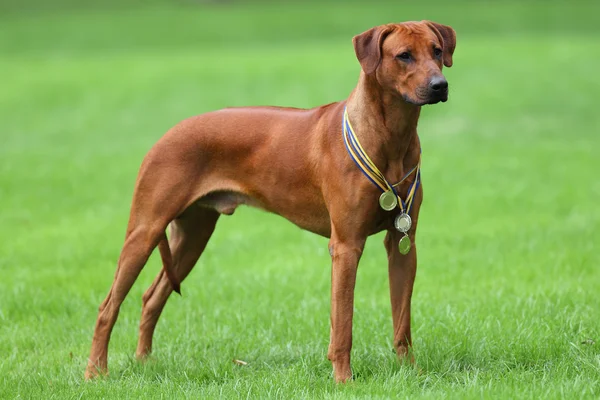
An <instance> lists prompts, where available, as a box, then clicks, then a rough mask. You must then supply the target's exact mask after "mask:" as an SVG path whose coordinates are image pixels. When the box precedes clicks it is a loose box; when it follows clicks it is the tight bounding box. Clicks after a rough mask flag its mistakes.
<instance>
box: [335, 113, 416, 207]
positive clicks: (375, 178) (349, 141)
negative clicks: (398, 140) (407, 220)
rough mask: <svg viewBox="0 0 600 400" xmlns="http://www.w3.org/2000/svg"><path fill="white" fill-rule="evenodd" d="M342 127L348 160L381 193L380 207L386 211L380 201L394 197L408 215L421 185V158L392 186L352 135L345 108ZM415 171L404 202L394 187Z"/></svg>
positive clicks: (352, 131) (353, 134) (352, 130)
mask: <svg viewBox="0 0 600 400" xmlns="http://www.w3.org/2000/svg"><path fill="white" fill-rule="evenodd" d="M342 125H343V136H344V143H345V144H346V150H348V154H349V155H350V158H352V161H354V163H355V164H356V166H357V167H358V168H359V169H360V171H361V172H362V173H363V174H364V175H365V176H366V177H367V179H369V180H370V181H371V182H372V183H373V184H374V185H375V186H377V187H378V188H379V189H380V190H381V191H382V195H381V197H380V204H381V206H382V207H383V208H384V209H387V208H385V207H384V205H383V203H382V199H384V198H385V197H388V198H390V197H391V198H392V200H393V199H394V197H395V198H396V199H397V202H395V203H396V204H397V205H398V206H399V207H400V211H401V213H402V214H404V213H406V214H410V211H411V209H412V205H413V200H414V198H415V194H416V193H417V189H418V188H419V185H420V183H421V156H420V155H419V162H418V163H417V165H416V166H415V167H414V168H413V169H412V170H410V172H409V173H408V174H406V175H405V176H404V177H403V178H402V180H401V181H400V182H398V183H396V184H393V185H392V184H390V183H389V182H388V180H387V179H385V176H384V175H383V173H381V171H380V170H379V168H377V166H376V165H375V163H373V161H371V159H370V158H369V156H368V155H367V153H366V152H365V150H364V148H363V147H362V145H361V144H360V142H359V141H358V137H357V136H356V134H355V133H354V129H352V125H351V124H350V119H349V118H348V110H347V108H346V107H344V117H343V120H342ZM415 171H416V175H415V180H414V181H413V182H412V183H411V185H410V187H409V188H408V194H407V195H406V201H404V200H403V199H402V197H400V194H399V193H398V190H397V189H396V187H397V186H399V185H400V184H401V183H402V182H404V181H405V180H406V179H407V178H408V177H409V176H410V175H411V174H413V173H414V172H415ZM388 193H389V194H388ZM392 195H393V196H392ZM391 204H393V203H391ZM391 204H390V205H391ZM394 208H396V205H395V204H394V205H393V206H392V208H389V209H387V210H388V211H391V210H393V209H394Z"/></svg>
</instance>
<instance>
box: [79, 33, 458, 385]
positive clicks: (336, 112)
mask: <svg viewBox="0 0 600 400" xmlns="http://www.w3.org/2000/svg"><path fill="white" fill-rule="evenodd" d="M353 43H354V49H355V51H356V56H357V58H358V60H359V62H360V65H361V67H362V72H361V74H360V78H359V81H358V85H357V86H356V88H355V89H354V90H353V91H352V93H351V94H350V97H349V98H348V100H346V101H342V102H339V103H332V104H328V105H324V106H321V107H317V108H313V109H310V110H304V109H294V108H279V107H247V108H233V109H224V110H220V111H215V112H210V113H207V114H203V115H199V116H196V117H193V118H190V119H187V120H185V121H183V122H181V123H180V124H178V125H177V126H175V127H174V128H173V129H171V130H170V131H169V132H167V133H166V134H165V135H164V136H163V137H162V138H161V139H160V140H159V141H158V142H157V143H156V144H155V145H154V147H153V148H152V149H151V150H150V151H149V152H148V154H147V156H146V157H145V159H144V161H143V163H142V166H141V169H140V173H139V176H138V179H137V182H136V185H135V192H134V195H133V203H132V206H131V214H130V219H129V225H128V227H127V234H126V239H125V244H124V246H123V249H122V252H121V256H120V258H119V263H118V267H117V272H116V275H115V279H114V282H113V285H112V287H111V289H110V292H109V293H108V296H107V297H106V299H105V300H104V302H103V303H102V304H101V306H100V312H99V315H98V321H97V323H96V328H95V331H94V338H93V341H92V349H91V354H90V358H89V364H88V366H87V370H86V374H85V376H86V378H91V377H93V376H95V375H97V374H98V373H105V372H106V371H107V353H108V342H109V338H110V333H111V331H112V328H113V326H114V324H115V321H116V320H117V315H118V312H119V308H120V306H121V303H122V302H123V300H124V299H125V296H126V295H127V293H128V292H129V290H130V288H131V286H132V285H133V283H134V281H135V280H136V278H137V276H138V275H139V273H140V271H141V270H142V268H143V267H144V265H145V263H146V261H147V259H148V257H149V256H150V253H151V252H152V251H153V249H154V248H155V247H156V246H158V248H159V250H160V254H161V257H162V261H163V270H161V272H160V273H159V275H158V276H157V277H156V279H155V280H154V283H153V284H152V286H151V287H150V288H149V289H148V291H147V292H146V293H145V294H144V296H143V311H142V320H141V324H140V337H139V343H138V348H137V356H138V357H140V358H143V357H145V356H146V355H148V354H149V353H150V351H151V349H152V335H153V333H154V329H155V327H156V323H157V321H158V318H159V316H160V314H161V311H162V309H163V307H164V305H165V303H166V301H167V299H168V297H169V295H170V294H171V291H172V290H175V291H177V292H178V291H179V282H181V281H182V280H183V279H185V277H186V276H187V275H188V274H189V272H190V270H191V269H192V268H193V267H194V265H195V264H196V261H197V260H198V258H199V257H200V255H201V254H202V251H203V250H204V248H205V246H206V243H207V242H208V240H209V238H210V236H211V234H212V233H213V230H214V228H215V224H216V223H217V220H218V219H219V215H220V214H227V215H230V214H233V212H234V210H235V209H236V207H238V206H239V205H241V204H246V205H251V206H255V207H259V208H262V209H265V210H267V211H270V212H273V213H276V214H279V215H281V216H283V217H285V218H287V219H288V220H290V221H291V222H293V223H294V224H296V225H298V226H299V227H301V228H303V229H306V230H309V231H311V232H314V233H317V234H319V235H322V236H325V237H329V238H330V241H329V252H330V254H331V258H332V261H333V266H332V274H331V279H332V282H331V285H332V287H331V337H330V344H329V351H328V358H329V359H330V360H331V362H332V364H333V369H334V376H335V380H336V381H337V382H341V381H346V380H348V379H350V378H351V376H352V372H351V369H350V349H351V347H352V312H353V310H352V309H353V301H354V299H353V297H354V284H355V281H356V271H357V267H358V262H359V259H360V257H361V254H362V251H363V247H364V245H365V241H366V239H367V237H368V236H370V235H372V234H374V233H377V232H380V231H382V230H387V236H386V238H385V248H386V250H387V255H388V261H389V265H388V269H389V281H390V292H391V303H392V316H393V326H394V347H395V348H396V351H397V353H398V355H399V356H401V357H402V356H405V355H406V354H407V353H408V349H409V347H410V345H411V335H410V300H411V295H412V289H413V282H414V279H415V273H416V266H417V259H416V257H417V255H416V248H415V246H414V241H415V231H416V227H417V220H418V214H419V208H420V205H421V201H422V198H423V191H422V187H419V188H418V190H417V191H416V194H415V197H414V199H415V200H414V204H413V208H412V211H411V216H412V220H413V223H412V226H411V227H410V230H409V232H408V234H409V237H410V242H409V244H410V243H412V247H411V249H410V251H409V253H408V254H407V255H402V254H401V253H400V252H399V250H398V245H399V241H400V239H401V238H402V237H403V235H404V234H403V233H401V232H399V231H398V230H396V229H395V228H394V218H395V217H396V216H397V213H396V212H390V211H384V210H382V209H381V208H380V207H379V204H378V199H379V196H380V194H381V191H380V190H379V189H378V188H377V187H376V186H375V185H373V183H372V182H370V181H369V179H367V178H366V177H365V176H364V175H363V174H362V172H361V171H360V170H359V168H357V165H355V163H354V161H353V160H352V158H351V157H350V156H349V153H348V151H347V149H346V147H345V145H344V139H343V135H342V116H343V112H344V108H345V107H347V110H348V115H349V119H350V121H351V123H352V125H353V127H354V129H355V132H356V135H357V137H358V138H359V140H360V142H361V143H362V146H363V147H364V149H365V151H366V153H367V154H368V155H369V156H370V158H371V160H372V161H373V162H374V164H375V165H376V166H377V167H378V168H379V170H380V171H381V172H382V173H383V175H385V177H386V178H387V180H388V181H389V182H398V181H400V180H401V178H402V177H404V176H405V174H406V173H407V172H408V171H410V170H411V169H412V168H413V167H414V166H415V165H417V163H418V162H419V160H420V144H419V137H418V136H417V129H416V128H417V120H418V118H419V113H420V110H421V106H423V105H425V104H434V103H437V102H439V101H446V100H447V97H448V83H447V82H446V80H445V78H444V76H443V75H442V73H441V70H442V65H445V66H447V67H450V66H451V65H452V54H453V52H454V47H455V44H456V35H455V32H454V30H453V29H452V28H450V27H448V26H444V25H439V24H436V23H433V22H429V21H421V22H406V23H403V24H389V25H382V26H378V27H375V28H372V29H370V30H368V31H366V32H364V33H362V34H360V35H358V36H356V37H354V39H353ZM416 176H417V175H416V174H413V175H412V176H411V175H409V177H408V179H407V180H406V181H404V182H403V183H402V184H401V185H399V186H398V187H397V190H398V193H400V194H401V195H402V196H406V193H407V190H408V189H409V187H410V185H411V184H412V183H413V181H414V180H415V179H416ZM169 224H170V225H171V228H170V229H171V239H170V240H169V241H167V236H166V234H165V230H166V228H167V226H168V225H169Z"/></svg>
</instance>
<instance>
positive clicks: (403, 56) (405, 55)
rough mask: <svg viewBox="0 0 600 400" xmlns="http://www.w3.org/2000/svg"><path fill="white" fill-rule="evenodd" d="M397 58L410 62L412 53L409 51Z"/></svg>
mask: <svg viewBox="0 0 600 400" xmlns="http://www.w3.org/2000/svg"><path fill="white" fill-rule="evenodd" d="M396 58H397V59H399V60H402V61H408V60H410V53H409V52H408V51H405V52H404V53H400V54H398V55H397V56H396Z"/></svg>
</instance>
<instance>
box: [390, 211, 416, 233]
mask: <svg viewBox="0 0 600 400" xmlns="http://www.w3.org/2000/svg"><path fill="white" fill-rule="evenodd" d="M411 225H412V220H411V219H410V215H408V214H407V213H405V212H403V213H401V214H398V216H397V217H396V219H395V220H394V226H395V227H396V229H398V231H400V232H402V233H406V232H408V230H409V229H410V226H411Z"/></svg>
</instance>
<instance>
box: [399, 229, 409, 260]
mask: <svg viewBox="0 0 600 400" xmlns="http://www.w3.org/2000/svg"><path fill="white" fill-rule="evenodd" d="M410 247H411V242H410V237H408V235H407V234H406V233H405V234H404V236H402V238H401V239H400V242H399V243H398V250H399V251H400V254H402V255H407V254H408V252H409V251H410Z"/></svg>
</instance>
